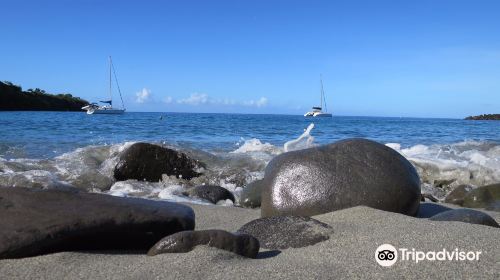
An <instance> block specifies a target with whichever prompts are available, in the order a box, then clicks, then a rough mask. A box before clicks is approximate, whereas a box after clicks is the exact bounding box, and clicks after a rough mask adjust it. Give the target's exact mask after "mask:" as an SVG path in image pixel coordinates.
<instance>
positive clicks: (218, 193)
mask: <svg viewBox="0 0 500 280" xmlns="http://www.w3.org/2000/svg"><path fill="white" fill-rule="evenodd" d="M186 194H187V195H188V196H190V197H197V198H201V199H205V200H208V201H210V202H212V203H213V204H216V203H217V202H218V201H220V200H224V201H225V200H227V199H229V200H231V201H232V202H233V203H234V202H235V199H234V195H233V194H232V193H231V192H230V191H228V190H226V189H225V188H223V187H221V186H213V185H202V186H196V187H194V188H191V189H189V190H188V191H187V192H186Z"/></svg>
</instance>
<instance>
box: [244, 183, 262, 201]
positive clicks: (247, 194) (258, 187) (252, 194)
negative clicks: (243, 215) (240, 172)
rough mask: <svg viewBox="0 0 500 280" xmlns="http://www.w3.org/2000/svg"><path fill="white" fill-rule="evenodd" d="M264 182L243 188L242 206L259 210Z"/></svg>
mask: <svg viewBox="0 0 500 280" xmlns="http://www.w3.org/2000/svg"><path fill="white" fill-rule="evenodd" d="M262 187H263V184H262V180H256V181H253V182H251V183H250V184H248V185H247V186H246V187H244V188H243V191H242V192H241V195H240V205H241V206H243V207H247V208H258V207H260V204H261V197H262V195H261V192H262Z"/></svg>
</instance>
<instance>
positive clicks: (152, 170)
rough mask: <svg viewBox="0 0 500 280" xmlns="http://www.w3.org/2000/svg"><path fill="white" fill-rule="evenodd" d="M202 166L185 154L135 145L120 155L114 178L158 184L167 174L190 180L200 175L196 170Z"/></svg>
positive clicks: (155, 146)
mask: <svg viewBox="0 0 500 280" xmlns="http://www.w3.org/2000/svg"><path fill="white" fill-rule="evenodd" d="M202 166H203V164H202V163H200V162H198V161H196V160H194V159H191V158H189V157H188V156H187V155H186V154H184V153H181V152H178V151H175V150H172V149H168V148H164V147H161V146H158V145H153V144H149V143H135V144H133V145H132V146H130V147H129V148H128V149H126V150H125V151H124V152H123V153H122V154H121V155H120V159H119V161H118V163H117V164H116V166H115V169H114V177H115V179H116V180H118V181H125V180H128V179H135V180H146V181H149V182H158V181H159V180H161V178H162V174H167V175H168V176H171V175H174V176H177V177H182V178H184V179H187V180H189V179H191V178H193V177H196V176H199V175H200V173H198V172H196V169H198V168H199V167H202Z"/></svg>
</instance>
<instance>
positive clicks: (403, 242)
mask: <svg viewBox="0 0 500 280" xmlns="http://www.w3.org/2000/svg"><path fill="white" fill-rule="evenodd" d="M189 205H190V206H191V207H192V208H193V209H194V210H195V212H196V229H198V230H200V229H224V230H228V231H235V230H237V229H239V228H240V227H241V226H242V225H243V224H245V223H247V222H249V221H251V220H253V219H257V218H259V217H260V210H259V209H244V208H236V207H220V206H205V205H191V204H189ZM488 213H489V214H490V215H492V216H493V217H494V218H495V219H496V220H497V221H498V222H500V213H496V212H488ZM314 218H316V219H318V220H320V221H322V222H324V223H327V224H329V225H330V226H331V227H332V228H333V233H332V234H331V236H330V239H329V240H327V241H324V242H320V243H317V244H315V245H312V246H308V247H304V248H297V249H285V250H281V251H269V250H266V249H262V248H261V251H260V253H259V258H258V259H247V258H244V257H240V256H237V255H235V254H232V253H229V252H226V251H223V250H219V249H215V248H209V247H206V246H199V247H197V248H196V249H195V250H193V251H191V252H189V253H183V254H163V255H158V256H154V257H149V256H146V255H145V254H139V253H137V252H136V253H96V252H92V253H87V252H61V253H55V254H50V255H45V256H38V257H32V258H25V259H15V260H0V278H1V279H271V278H272V279H334V278H335V279H337V278H378V279H393V278H401V277H404V278H409V279H427V278H436V279H437V278H440V279H442V278H448V279H449V278H469V279H472V278H473V279H500V229H498V228H493V227H488V226H481V225H473V224H467V223H461V222H433V221H429V220H427V219H419V218H414V217H409V216H405V215H401V214H396V213H390V212H385V211H380V210H375V209H372V208H368V207H354V208H350V209H345V210H340V211H335V212H331V213H327V214H323V215H318V216H315V217H314ZM384 243H389V244H392V245H394V246H395V247H396V248H403V247H404V248H409V249H410V250H411V249H412V248H415V249H416V250H419V251H431V250H433V251H439V250H442V249H443V248H446V249H447V250H449V251H453V250H455V248H458V249H460V250H464V251H482V253H481V255H480V259H479V261H456V260H455V261H422V262H419V263H415V262H411V261H398V262H396V263H395V264H394V265H393V266H392V267H381V266H379V265H378V264H377V262H376V261H375V250H376V248H377V247H378V246H379V245H381V244H384Z"/></svg>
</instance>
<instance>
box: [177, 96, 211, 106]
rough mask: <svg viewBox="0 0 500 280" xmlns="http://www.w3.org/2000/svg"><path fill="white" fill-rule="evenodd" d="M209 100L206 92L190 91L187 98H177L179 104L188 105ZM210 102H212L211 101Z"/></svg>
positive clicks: (204, 102)
mask: <svg viewBox="0 0 500 280" xmlns="http://www.w3.org/2000/svg"><path fill="white" fill-rule="evenodd" d="M208 102H209V98H208V94H206V93H192V94H191V96H189V97H188V98H183V99H179V100H177V103H179V104H188V105H195V106H196V105H200V104H206V103H208ZM211 103H212V102H211Z"/></svg>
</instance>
